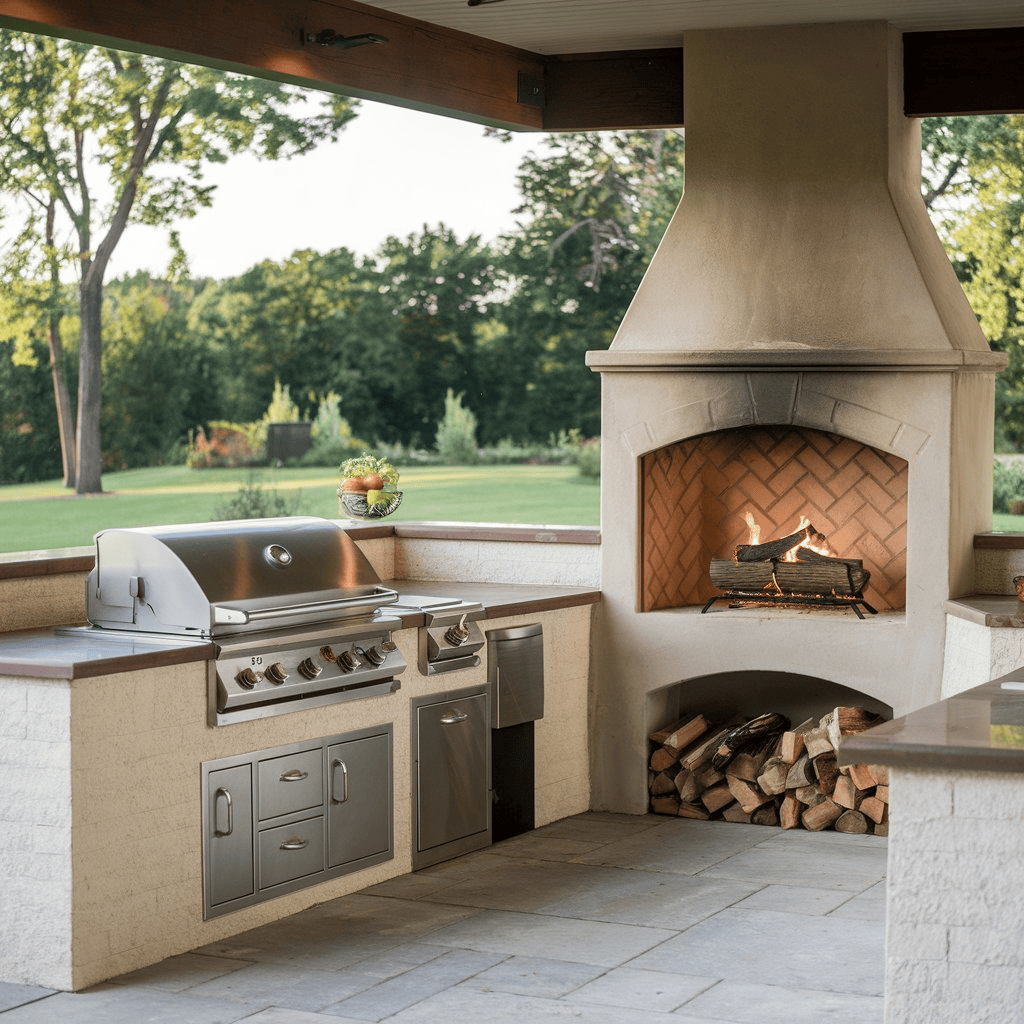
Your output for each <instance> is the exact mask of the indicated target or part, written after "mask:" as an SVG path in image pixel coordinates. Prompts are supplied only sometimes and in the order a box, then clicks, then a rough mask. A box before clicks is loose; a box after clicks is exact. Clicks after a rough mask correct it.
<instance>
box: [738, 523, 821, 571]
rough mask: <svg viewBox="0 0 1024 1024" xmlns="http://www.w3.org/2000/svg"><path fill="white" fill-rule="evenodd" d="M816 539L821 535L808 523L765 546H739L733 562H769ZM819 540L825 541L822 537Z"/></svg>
mask: <svg viewBox="0 0 1024 1024" xmlns="http://www.w3.org/2000/svg"><path fill="white" fill-rule="evenodd" d="M816 537H821V534H820V533H818V531H817V530H815V529H814V527H813V526H811V524H810V523H808V524H807V525H806V526H805V527H803V528H802V529H800V530H797V532H796V533H792V534H790V535H789V536H788V537H782V538H780V539H779V540H770V541H768V542H767V543H766V544H740V545H739V546H738V547H737V548H736V559H735V560H736V561H737V562H770V561H771V560H772V559H773V558H782V557H783V555H785V554H787V553H788V552H790V551H792V550H793V548H798V547H800V546H801V545H803V544H806V543H807V541H809V540H813V539H814V538H816ZM821 539H822V541H824V540H825V538H824V537H821Z"/></svg>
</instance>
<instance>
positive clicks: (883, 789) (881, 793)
mask: <svg viewBox="0 0 1024 1024" xmlns="http://www.w3.org/2000/svg"><path fill="white" fill-rule="evenodd" d="M875 796H876V797H877V798H878V799H879V800H881V801H882V803H883V804H887V803H888V802H889V787H888V786H875Z"/></svg>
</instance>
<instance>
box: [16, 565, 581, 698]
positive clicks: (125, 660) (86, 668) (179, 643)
mask: <svg viewBox="0 0 1024 1024" xmlns="http://www.w3.org/2000/svg"><path fill="white" fill-rule="evenodd" d="M384 585H385V586H387V587H390V588H391V589H392V590H397V591H398V592H399V594H400V595H401V594H407V595H414V596H423V597H459V598H462V599H464V600H466V601H477V602H479V603H480V604H482V605H483V606H484V610H485V615H486V617H487V618H490V619H494V618H499V617H501V616H506V615H520V614H522V615H528V614H533V613H537V612H543V611H554V610H557V609H560V608H570V607H575V606H579V605H586V604H596V603H597V602H598V601H600V599H601V592H600V591H599V590H593V589H590V588H587V587H551V586H530V585H524V584H507V583H453V582H426V581H419V580H387V581H385V582H384ZM384 610H385V612H387V608H386V607H385V609H384ZM397 614H398V616H399V618H400V619H401V622H402V625H401V628H402V629H409V628H416V627H418V626H422V625H423V623H424V618H423V614H422V613H414V612H408V611H401V612H398V613H397ZM215 656H216V645H215V644H214V643H211V642H207V641H202V640H195V639H192V638H188V637H182V638H180V639H178V638H175V637H168V636H153V635H147V634H145V633H138V634H125V633H121V632H119V633H118V634H117V635H116V636H110V635H104V633H103V632H102V631H101V630H98V629H94V628H92V627H89V626H69V627H64V628H56V629H52V628H51V629H38V630H26V631H22V632H16V633H4V634H0V675H4V676H23V677H31V678H38V679H87V678H90V677H93V676H103V675H111V674H113V673H116V672H130V671H136V670H138V669H144V668H155V667H159V666H163V665H179V664H185V663H187V662H194V661H205V660H207V659H208V658H211V657H215Z"/></svg>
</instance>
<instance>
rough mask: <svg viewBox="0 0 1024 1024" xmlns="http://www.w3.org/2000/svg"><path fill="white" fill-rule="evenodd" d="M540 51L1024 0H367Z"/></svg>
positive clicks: (939, 15)
mask: <svg viewBox="0 0 1024 1024" xmlns="http://www.w3.org/2000/svg"><path fill="white" fill-rule="evenodd" d="M363 2H364V3H368V4H369V6H371V7H379V8H382V9H384V10H388V11H393V12H395V13H397V14H402V15H405V16H407V17H411V18H419V19H420V20H422V21H429V22H432V23H434V24H436V25H441V26H444V27H445V28H452V29H457V30H459V31H462V32H469V33H471V34H472V35H477V36H483V37H484V38H486V39H492V40H495V41H496V42H501V43H505V44H507V45H510V46H518V47H521V48H522V49H524V50H530V51H532V52H534V53H542V54H553V53H591V52H595V51H604V50H637V49H658V48H662V47H674V46H680V45H682V41H683V33H684V32H686V30H687V29H701V28H738V27H743V26H749V25H787V24H800V23H803V24H811V23H814V22H827V21H875V20H881V21H889V22H892V23H893V24H894V25H897V26H899V27H900V28H902V29H903V30H904V31H909V32H920V31H929V30H938V29H968V28H1008V27H1024V2H1022V0H500V2H496V3H481V4H480V5H479V6H475V7H470V6H469V5H468V4H467V3H466V0H363Z"/></svg>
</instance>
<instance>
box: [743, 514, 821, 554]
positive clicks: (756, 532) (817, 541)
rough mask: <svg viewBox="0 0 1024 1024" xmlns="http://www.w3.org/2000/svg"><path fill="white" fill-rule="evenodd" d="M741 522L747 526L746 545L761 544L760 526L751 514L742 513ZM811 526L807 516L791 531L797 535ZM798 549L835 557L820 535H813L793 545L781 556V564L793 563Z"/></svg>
mask: <svg viewBox="0 0 1024 1024" xmlns="http://www.w3.org/2000/svg"><path fill="white" fill-rule="evenodd" d="M743 520H744V522H745V523H746V524H747V530H748V535H747V543H748V544H751V545H754V544H760V543H761V524H760V523H758V521H757V520H756V519H755V518H754V515H753V513H752V512H744V513H743ZM810 525H811V520H810V519H809V518H808V517H807V516H801V517H800V525H799V526H797V528H796V530H794V531H792V532H793V533H797V532H799V531H800V530H806V529H807V527H808V526H810ZM800 548H809V549H810V550H811V551H814V552H815V553H816V554H819V555H825V556H826V557H828V558H832V557H835V553H834V552H833V551H832V549H831V548H830V547H829V546H828V541H827V540H826V539H825V537H823V536H822V535H821V534H820V533H813V534H811V536H810V537H808V538H807V539H806V540H802V541H800V543H799V544H795V545H794V546H793V547H791V548H790V549H789V550H788V551H787V552H786V553H785V554H784V555H783V556H782V561H783V562H795V561H796V560H797V557H796V553H797V551H798V550H799V549H800Z"/></svg>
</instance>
